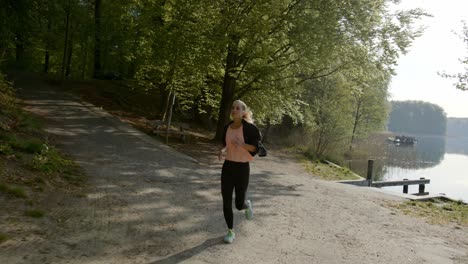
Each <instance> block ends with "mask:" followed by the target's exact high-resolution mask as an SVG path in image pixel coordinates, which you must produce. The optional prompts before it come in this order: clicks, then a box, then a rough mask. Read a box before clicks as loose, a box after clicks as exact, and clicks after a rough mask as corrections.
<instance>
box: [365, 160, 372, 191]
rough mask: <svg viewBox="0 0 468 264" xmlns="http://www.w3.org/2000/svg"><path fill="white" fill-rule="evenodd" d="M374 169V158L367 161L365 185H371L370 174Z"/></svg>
mask: <svg viewBox="0 0 468 264" xmlns="http://www.w3.org/2000/svg"><path fill="white" fill-rule="evenodd" d="M373 171H374V160H368V161H367V179H366V180H367V186H369V187H370V186H372V174H373Z"/></svg>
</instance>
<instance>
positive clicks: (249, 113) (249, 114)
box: [232, 100, 254, 124]
mask: <svg viewBox="0 0 468 264" xmlns="http://www.w3.org/2000/svg"><path fill="white" fill-rule="evenodd" d="M235 103H238V104H240V106H242V110H243V111H244V114H243V115H242V119H244V120H245V121H247V122H249V123H251V124H253V122H254V121H253V119H252V116H253V113H252V111H250V108H249V107H248V106H247V105H246V104H245V103H244V102H242V101H241V100H235V101H234V102H233V103H232V104H233V105H234V104H235Z"/></svg>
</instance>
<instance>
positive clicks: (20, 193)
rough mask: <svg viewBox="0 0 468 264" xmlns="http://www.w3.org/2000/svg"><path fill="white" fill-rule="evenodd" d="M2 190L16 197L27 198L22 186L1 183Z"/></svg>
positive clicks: (0, 190) (0, 189) (0, 188)
mask: <svg viewBox="0 0 468 264" xmlns="http://www.w3.org/2000/svg"><path fill="white" fill-rule="evenodd" d="M0 192H2V193H5V194H7V195H9V196H12V197H16V198H27V195H26V192H25V191H24V189H23V188H20V187H10V186H8V185H6V184H4V183H0Z"/></svg>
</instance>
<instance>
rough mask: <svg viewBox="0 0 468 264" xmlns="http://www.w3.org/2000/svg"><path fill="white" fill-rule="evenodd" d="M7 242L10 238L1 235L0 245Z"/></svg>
mask: <svg viewBox="0 0 468 264" xmlns="http://www.w3.org/2000/svg"><path fill="white" fill-rule="evenodd" d="M7 240H8V236H7V235H5V234H2V233H0V244H1V243H3V242H5V241H7Z"/></svg>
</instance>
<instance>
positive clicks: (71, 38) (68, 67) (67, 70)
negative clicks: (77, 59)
mask: <svg viewBox="0 0 468 264" xmlns="http://www.w3.org/2000/svg"><path fill="white" fill-rule="evenodd" d="M72 55H73V26H72V27H71V34H70V40H69V41H68V55H67V56H68V57H67V67H66V70H65V76H66V77H69V76H70V73H71V61H72Z"/></svg>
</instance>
